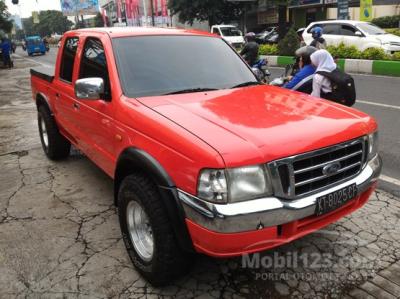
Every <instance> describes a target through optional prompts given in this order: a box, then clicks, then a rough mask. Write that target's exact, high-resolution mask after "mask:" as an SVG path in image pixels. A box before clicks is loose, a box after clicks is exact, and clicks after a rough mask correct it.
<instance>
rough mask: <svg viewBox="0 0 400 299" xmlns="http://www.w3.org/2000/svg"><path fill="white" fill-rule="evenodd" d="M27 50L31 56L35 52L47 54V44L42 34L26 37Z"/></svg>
mask: <svg viewBox="0 0 400 299" xmlns="http://www.w3.org/2000/svg"><path fill="white" fill-rule="evenodd" d="M25 47H26V52H27V53H28V55H29V56H32V55H33V54H35V53H41V54H42V55H44V54H46V46H45V44H44V42H43V40H42V39H41V38H40V36H37V35H35V36H28V37H26V39H25Z"/></svg>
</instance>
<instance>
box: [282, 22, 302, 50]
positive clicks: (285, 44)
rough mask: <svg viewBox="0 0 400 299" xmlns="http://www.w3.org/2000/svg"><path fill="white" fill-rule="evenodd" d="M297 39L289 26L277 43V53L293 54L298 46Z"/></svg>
mask: <svg viewBox="0 0 400 299" xmlns="http://www.w3.org/2000/svg"><path fill="white" fill-rule="evenodd" d="M299 45H300V43H299V39H298V37H297V33H296V31H295V30H294V28H293V27H291V28H290V29H289V31H288V33H287V34H286V35H285V37H284V38H283V39H282V40H281V41H279V43H278V52H279V55H284V56H293V55H294V52H296V50H297V49H298V48H299Z"/></svg>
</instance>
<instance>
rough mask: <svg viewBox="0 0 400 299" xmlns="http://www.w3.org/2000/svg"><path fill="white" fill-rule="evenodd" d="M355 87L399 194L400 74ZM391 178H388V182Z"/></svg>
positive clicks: (276, 71) (48, 61)
mask: <svg viewBox="0 0 400 299" xmlns="http://www.w3.org/2000/svg"><path fill="white" fill-rule="evenodd" d="M57 51H58V48H51V49H50V51H49V52H48V53H47V54H46V55H44V56H34V57H29V56H28V55H27V54H26V52H23V51H22V49H21V48H18V49H17V52H16V54H17V55H20V56H22V57H25V58H27V59H30V60H34V61H36V62H39V63H41V64H43V65H54V63H55V60H56V56H57ZM270 71H271V74H272V75H271V78H276V77H279V76H280V75H281V74H282V73H283V69H282V68H271V69H270ZM353 77H354V80H355V83H356V89H357V103H356V105H355V108H357V109H359V110H361V111H364V112H366V113H368V114H370V115H372V116H374V117H375V118H376V120H377V121H378V124H379V131H380V136H379V138H380V152H381V155H382V159H383V163H384V168H383V172H382V174H383V177H382V179H381V180H380V182H379V187H380V188H381V189H383V190H385V191H387V192H390V193H392V194H395V195H397V196H399V195H400V150H399V149H400V95H399V93H400V78H396V77H385V76H371V75H360V74H358V75H356V74H354V75H353ZM389 181H390V182H389Z"/></svg>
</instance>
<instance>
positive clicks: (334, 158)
mask: <svg viewBox="0 0 400 299" xmlns="http://www.w3.org/2000/svg"><path fill="white" fill-rule="evenodd" d="M366 148H367V139H366V138H360V139H356V140H352V141H349V142H346V143H341V144H338V145H334V146H331V147H328V148H324V149H321V150H317V151H313V152H309V153H305V154H301V155H297V156H293V157H289V158H285V159H281V160H278V161H274V162H272V163H269V164H268V167H269V170H270V173H271V177H272V182H273V185H274V190H275V193H276V195H277V196H280V197H284V198H288V199H295V198H299V197H303V196H306V195H310V194H312V193H316V192H319V191H321V190H324V189H327V188H330V187H332V186H334V185H337V184H339V183H341V182H343V181H345V180H348V179H350V178H352V177H354V176H356V175H357V174H359V173H360V172H361V170H362V168H363V167H364V165H365V162H366Z"/></svg>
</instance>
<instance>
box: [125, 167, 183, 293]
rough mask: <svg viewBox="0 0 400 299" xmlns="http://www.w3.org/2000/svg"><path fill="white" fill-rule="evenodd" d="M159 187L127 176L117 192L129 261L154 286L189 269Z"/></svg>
mask: <svg viewBox="0 0 400 299" xmlns="http://www.w3.org/2000/svg"><path fill="white" fill-rule="evenodd" d="M161 200H162V199H161V197H160V195H159V193H158V188H157V186H156V185H155V184H154V183H153V182H152V181H151V180H149V179H148V178H147V177H145V176H143V175H141V174H132V175H129V176H127V177H126V178H125V179H124V180H123V181H122V183H121V185H120V188H119V192H118V216H119V222H120V226H121V232H122V237H123V240H124V243H125V246H126V248H127V251H128V254H129V257H130V258H131V260H132V263H133V265H134V266H135V268H136V269H137V270H138V271H139V273H140V274H141V275H142V276H143V277H144V278H146V279H147V280H148V281H149V282H150V283H151V284H152V285H154V286H162V285H166V284H169V283H171V282H172V281H173V280H174V279H176V278H177V277H179V276H181V275H183V274H184V273H186V272H187V271H188V270H189V268H190V256H189V254H188V253H186V252H183V250H181V248H180V247H179V246H178V244H177V241H176V238H175V235H174V232H173V229H172V226H171V223H170V221H169V218H168V215H167V213H166V211H165V208H164V205H163V203H162V202H161Z"/></svg>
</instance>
